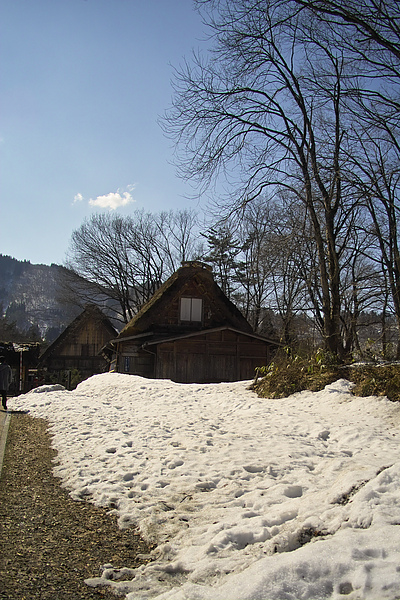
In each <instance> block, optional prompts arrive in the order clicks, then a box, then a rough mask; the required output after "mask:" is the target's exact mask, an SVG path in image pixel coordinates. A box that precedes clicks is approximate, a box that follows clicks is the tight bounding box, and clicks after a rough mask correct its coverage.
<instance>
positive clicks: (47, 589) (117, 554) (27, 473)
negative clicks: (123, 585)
mask: <svg viewBox="0 0 400 600" xmlns="http://www.w3.org/2000/svg"><path fill="white" fill-rule="evenodd" d="M50 443H51V438H50V435H49V434H48V432H47V423H46V421H44V420H42V419H34V418H32V417H30V416H28V415H26V414H22V413H13V415H12V417H11V423H10V428H9V432H8V439H7V446H6V453H5V457H4V463H3V470H2V474H1V480H0V599H1V600H6V599H7V600H36V599H37V600H47V599H49V600H50V599H51V600H99V599H101V598H103V599H106V600H111V599H112V600H115V598H116V596H115V595H114V594H112V593H111V592H110V591H109V590H108V589H107V588H96V589H93V588H90V587H88V586H87V585H86V584H85V583H84V579H86V578H89V577H97V576H98V575H99V574H100V572H101V569H100V568H101V565H104V564H106V563H112V564H113V566H114V567H120V566H129V567H136V566H138V565H139V564H140V563H141V562H143V559H140V558H139V557H138V556H137V555H138V554H142V555H143V554H148V553H149V551H150V548H149V547H148V546H147V545H146V544H145V542H144V541H143V540H142V539H141V538H140V536H139V535H138V534H137V532H135V531H134V530H132V529H127V530H120V529H118V526H117V524H116V519H115V517H114V516H113V515H110V514H108V512H107V511H106V510H105V509H100V508H96V507H95V506H93V505H91V504H88V503H85V502H75V501H73V500H72V499H71V498H70V497H69V495H68V492H67V491H66V490H65V489H63V488H62V487H61V486H60V480H59V479H57V478H55V477H54V476H53V474H52V466H53V464H52V461H53V460H54V458H55V455H56V453H55V451H54V450H53V449H52V448H51V446H50ZM144 560H145V559H144Z"/></svg>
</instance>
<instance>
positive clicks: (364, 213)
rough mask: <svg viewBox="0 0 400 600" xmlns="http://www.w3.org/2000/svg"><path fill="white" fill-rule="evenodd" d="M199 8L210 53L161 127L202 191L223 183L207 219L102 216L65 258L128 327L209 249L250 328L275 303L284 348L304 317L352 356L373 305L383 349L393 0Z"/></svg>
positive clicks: (390, 277) (399, 260)
mask: <svg viewBox="0 0 400 600" xmlns="http://www.w3.org/2000/svg"><path fill="white" fill-rule="evenodd" d="M194 3H195V6H196V7H197V10H199V11H200V12H201V14H202V16H203V20H204V22H205V23H206V24H207V25H208V26H209V29H210V38H211V41H212V48H211V50H210V53H209V55H208V56H206V57H205V56H204V55H196V54H194V55H193V56H192V57H191V59H188V60H186V62H185V63H184V65H183V66H182V67H180V68H179V69H177V70H176V74H175V79H174V100H173V105H172V106H171V108H170V109H169V110H168V111H167V113H166V115H165V118H164V120H163V127H164V129H165V131H166V132H167V134H168V135H170V136H171V137H172V138H173V139H174V140H175V141H176V162H177V165H178V168H179V170H180V173H181V175H182V176H183V177H185V178H188V179H191V180H192V181H193V182H195V183H197V184H198V186H199V194H201V193H203V192H204V191H205V190H206V189H210V188H209V186H212V185H214V184H216V185H215V188H214V189H216V190H219V189H221V187H223V188H224V190H227V191H226V192H224V193H223V194H221V193H219V194H218V195H217V196H216V197H215V204H214V206H213V208H212V219H213V223H214V224H213V225H212V226H208V227H207V228H204V226H203V225H202V226H201V227H199V223H198V217H197V215H195V213H193V212H192V211H178V212H169V213H160V214H158V215H150V214H147V213H144V212H141V213H140V212H138V213H135V214H134V215H133V216H131V217H129V218H122V217H118V216H111V215H95V216H93V217H92V219H90V220H88V221H87V222H85V223H84V224H83V225H82V227H81V228H79V229H78V230H77V231H76V232H74V234H73V237H72V240H71V250H70V258H69V266H70V267H71V268H72V269H73V271H74V272H75V274H76V275H77V276H80V277H82V282H83V281H85V285H86V282H87V281H90V283H91V286H92V289H91V290H90V294H89V295H95V296H96V297H97V298H99V297H104V299H107V301H109V302H110V303H114V308H118V311H119V316H120V318H121V319H122V320H124V321H126V320H128V319H129V318H130V317H131V316H132V315H133V314H135V312H136V311H137V310H138V309H139V307H140V306H141V304H142V303H143V301H145V300H146V299H147V298H148V297H149V296H150V295H151V294H152V293H153V292H154V291H155V289H157V287H159V285H160V284H161V283H162V281H163V280H165V278H166V277H167V276H168V275H169V274H170V273H171V272H172V271H173V270H175V269H176V268H177V266H179V264H180V261H181V260H188V259H194V258H196V259H203V260H206V261H207V262H211V264H212V265H213V267H214V274H215V276H216V279H217V281H218V282H219V283H220V285H221V286H222V287H223V289H224V291H225V293H227V295H228V296H229V297H231V298H232V299H233V300H234V301H235V302H236V303H237V304H238V306H239V307H240V308H241V309H242V311H243V312H244V314H245V316H247V317H248V318H249V320H250V322H251V323H252V324H253V326H254V327H255V329H256V330H259V331H267V330H268V327H270V325H269V324H268V319H270V317H271V311H269V310H268V309H271V310H272V311H273V313H274V314H275V315H276V314H278V315H279V323H280V325H279V327H280V332H279V335H280V337H281V338H282V339H283V340H285V341H288V342H290V339H291V338H292V337H293V329H294V323H295V321H296V318H297V317H298V315H299V314H302V315H305V316H309V317H311V320H312V323H313V326H314V327H316V329H317V330H318V332H319V334H320V335H321V339H322V342H323V344H324V347H325V349H326V350H327V351H329V352H330V353H332V354H333V355H335V356H337V357H338V358H339V359H344V358H345V357H346V356H347V355H348V354H349V353H351V352H352V351H353V350H354V349H360V328H361V327H362V326H363V324H365V315H366V313H368V312H370V313H371V312H373V313H374V314H376V315H377V318H378V319H379V321H380V324H379V328H380V335H381V336H382V348H383V351H384V352H386V350H387V342H388V332H389V330H390V327H389V325H388V324H390V326H391V327H392V318H393V317H394V319H395V325H396V329H397V331H398V329H399V326H400V252H399V243H398V234H399V232H398V210H399V199H398V190H399V174H400V169H399V167H400V163H399V157H400V156H399V154H400V146H399V127H400V122H399V118H400V110H399V109H400V97H399V81H400V77H399V75H400V20H399V17H400V8H399V5H398V3H397V2H395V1H394V0H382V1H380V2H376V1H375V0H359V1H355V0H346V1H345V0H195V2H194ZM220 183H222V184H223V186H220V185H219V184H220ZM200 231H201V232H202V233H199V232H200ZM85 293H87V290H86V292H85ZM396 355H397V357H398V358H400V343H398V345H397V349H396Z"/></svg>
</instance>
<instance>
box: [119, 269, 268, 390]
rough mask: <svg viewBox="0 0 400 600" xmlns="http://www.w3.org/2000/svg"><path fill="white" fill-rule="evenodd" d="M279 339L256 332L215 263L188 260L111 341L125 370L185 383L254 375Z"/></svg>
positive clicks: (265, 361)
mask: <svg viewBox="0 0 400 600" xmlns="http://www.w3.org/2000/svg"><path fill="white" fill-rule="evenodd" d="M276 347H277V343H276V342H274V341H273V340H268V339H266V338H265V337H263V336H260V335H256V334H254V333H253V330H252V328H251V326H250V324H249V323H248V321H247V320H246V319H245V318H244V317H243V315H242V313H241V312H240V311H239V310H238V309H237V307H236V306H235V305H234V304H233V303H232V302H231V301H230V300H229V299H228V298H227V297H226V296H225V294H224V293H223V292H222V290H221V288H220V287H219V286H218V285H217V284H216V283H215V281H214V278H213V275H212V270H211V267H209V266H208V265H204V264H203V263H198V262H186V263H183V265H182V267H181V268H180V269H178V270H177V271H176V272H175V273H174V274H173V275H172V276H171V277H170V278H169V279H168V280H167V281H166V282H165V283H164V285H163V286H161V288H160V289H159V290H158V291H157V292H156V293H155V294H154V296H153V297H152V298H151V299H150V300H149V301H148V302H147V303H146V304H145V305H144V306H143V307H142V309H141V310H140V311H139V312H138V313H137V315H135V317H133V319H132V320H131V321H130V322H129V323H128V324H127V325H126V326H125V327H124V329H123V330H122V331H121V332H120V334H119V336H118V337H117V338H116V339H115V340H113V341H112V343H111V344H110V345H109V350H112V352H113V355H114V357H113V358H114V361H113V366H114V368H115V370H117V371H118V372H121V373H131V374H134V375H140V376H143V377H148V378H155V379H171V380H172V381H176V382H181V383H212V382H221V381H238V380H245V379H252V378H253V377H254V371H255V368H256V367H259V366H261V365H265V364H268V363H269V362H270V360H271V357H272V355H273V353H274V352H275V350H276Z"/></svg>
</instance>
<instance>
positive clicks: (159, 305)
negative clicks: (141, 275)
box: [118, 261, 252, 340]
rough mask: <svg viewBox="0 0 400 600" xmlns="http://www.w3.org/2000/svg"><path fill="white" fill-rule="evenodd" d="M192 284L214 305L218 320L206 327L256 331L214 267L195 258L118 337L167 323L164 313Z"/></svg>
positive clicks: (153, 297) (215, 315)
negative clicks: (215, 275)
mask: <svg viewBox="0 0 400 600" xmlns="http://www.w3.org/2000/svg"><path fill="white" fill-rule="evenodd" d="M190 286H195V288H196V289H197V290H198V291H199V293H200V294H201V296H202V297H203V298H206V299H207V300H208V302H209V304H210V306H211V307H212V314H213V319H214V320H213V322H212V323H211V324H210V323H207V325H204V328H207V329H208V328H210V327H217V326H220V325H228V326H231V327H233V328H235V329H238V330H240V331H243V332H248V333H251V332H252V328H251V326H250V324H249V323H248V321H247V320H246V319H245V318H244V316H243V315H242V313H241V312H240V311H239V310H238V308H237V307H236V306H235V305H234V304H233V303H232V302H231V301H230V300H229V299H228V298H227V297H226V296H225V294H224V293H223V291H222V290H221V288H220V287H219V286H218V285H217V284H216V283H215V281H214V278H213V275H212V269H211V267H209V266H208V265H205V264H204V263H200V262H195V261H191V262H185V263H183V265H182V267H180V268H179V269H178V270H177V271H176V272H175V273H174V274H173V275H171V277H170V278H169V279H168V280H167V281H166V282H165V283H164V284H163V285H162V286H161V287H160V288H159V289H158V290H157V292H156V293H155V294H154V295H153V296H152V297H151V298H150V300H149V301H148V302H146V304H145V305H144V306H143V307H142V308H141V310H140V311H139V312H138V313H137V314H136V315H135V316H134V317H133V318H132V319H131V321H130V322H129V323H128V324H127V325H126V326H125V327H124V328H123V329H122V331H121V332H120V334H119V336H118V340H121V339H123V338H127V337H131V336H136V335H140V334H142V333H144V332H146V331H150V330H151V329H152V328H153V329H154V325H155V324H157V323H158V324H159V325H161V324H164V325H165V323H163V315H164V314H165V312H166V311H167V309H168V307H169V306H170V305H171V303H172V302H173V301H176V299H177V298H179V297H180V296H181V295H182V293H183V292H184V291H185V289H189V288H190Z"/></svg>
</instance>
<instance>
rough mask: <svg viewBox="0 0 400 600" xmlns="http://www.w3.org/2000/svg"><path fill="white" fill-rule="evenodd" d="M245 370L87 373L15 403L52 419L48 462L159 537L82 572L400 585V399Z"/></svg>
mask: <svg viewBox="0 0 400 600" xmlns="http://www.w3.org/2000/svg"><path fill="white" fill-rule="evenodd" d="M248 384H249V382H239V383H226V384H218V385H216V384H212V385H199V384H190V385H187V384H176V383H172V382H171V381H162V380H148V379H142V378H139V377H134V376H131V375H122V374H117V373H110V374H104V375H97V376H95V377H92V378H91V379H88V380H87V381H85V382H83V383H82V384H80V385H79V386H78V388H77V389H76V390H75V391H72V392H68V391H66V390H62V389H61V390H60V389H57V388H56V387H55V388H48V387H47V388H46V387H42V388H38V389H37V390H33V391H32V392H30V393H29V394H26V395H24V396H19V397H18V398H14V399H11V400H10V402H9V408H11V409H25V410H26V409H27V410H29V412H30V414H31V415H33V416H37V417H42V418H45V419H48V421H49V422H50V423H51V432H52V434H53V435H54V442H53V443H54V447H55V448H56V449H57V451H58V456H59V464H57V465H56V467H55V473H56V475H57V476H59V477H61V478H62V480H63V482H64V485H65V486H66V487H67V488H68V489H69V490H70V492H71V496H72V497H73V498H74V499H76V500H85V501H90V502H93V503H95V504H96V505H99V506H105V507H110V508H111V509H113V510H115V511H116V512H117V514H118V516H119V523H120V526H121V527H127V526H130V525H133V524H138V526H139V528H140V530H141V532H142V534H143V535H144V537H146V538H148V539H151V540H153V541H156V542H157V548H156V550H155V551H154V556H153V558H154V560H153V562H150V563H148V564H147V565H145V566H142V567H140V568H138V569H131V568H129V567H130V565H126V566H125V568H123V569H119V570H118V569H115V568H112V566H111V565H106V566H105V567H104V569H103V572H102V576H101V577H99V578H94V579H92V580H88V581H87V583H88V584H89V585H93V586H95V585H109V586H112V587H113V588H115V590H116V591H118V592H119V593H123V594H125V595H126V597H127V599H128V600H139V599H147V598H156V599H157V600H167V599H168V600H187V599H190V600H256V599H260V600H272V599H286V600H288V599H293V600H300V599H303V600H304V599H310V600H316V599H318V598H333V599H343V600H344V599H355V598H357V599H364V598H368V599H373V600H381V599H384V598H390V599H394V598H399V597H400V452H399V449H400V404H396V403H391V402H389V401H388V400H387V399H386V398H376V397H370V398H358V397H354V396H352V394H351V385H350V384H349V383H348V382H347V381H344V380H340V381H338V382H336V383H334V384H332V385H330V386H327V387H326V388H325V390H324V391H322V392H318V393H311V392H302V393H300V394H295V395H293V396H291V397H289V398H286V399H283V400H267V399H260V398H257V396H256V395H255V394H254V393H253V392H251V391H250V390H249V389H248Z"/></svg>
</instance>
